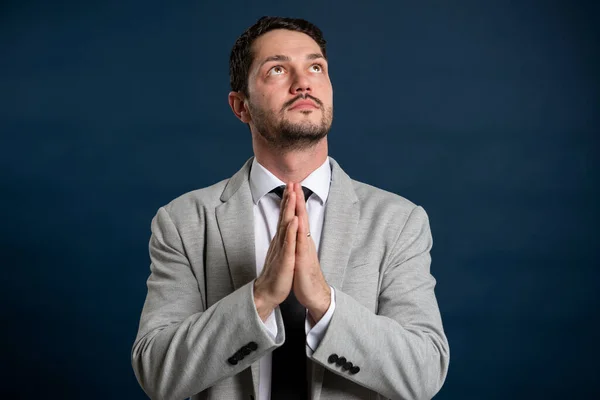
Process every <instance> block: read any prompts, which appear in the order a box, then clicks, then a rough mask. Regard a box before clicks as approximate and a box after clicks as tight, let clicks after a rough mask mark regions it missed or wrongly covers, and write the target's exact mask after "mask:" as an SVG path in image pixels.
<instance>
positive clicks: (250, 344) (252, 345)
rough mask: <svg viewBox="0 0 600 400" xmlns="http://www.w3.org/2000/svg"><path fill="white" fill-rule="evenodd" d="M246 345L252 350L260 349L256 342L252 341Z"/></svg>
mask: <svg viewBox="0 0 600 400" xmlns="http://www.w3.org/2000/svg"><path fill="white" fill-rule="evenodd" d="M246 346H247V347H248V348H249V349H250V350H252V351H254V350H256V349H258V345H257V344H256V342H250V343H248V344H247V345H246Z"/></svg>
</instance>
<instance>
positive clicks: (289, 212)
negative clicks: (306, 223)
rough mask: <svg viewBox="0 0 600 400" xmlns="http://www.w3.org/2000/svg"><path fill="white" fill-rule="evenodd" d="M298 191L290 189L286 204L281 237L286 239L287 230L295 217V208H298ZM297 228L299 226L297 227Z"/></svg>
mask: <svg viewBox="0 0 600 400" xmlns="http://www.w3.org/2000/svg"><path fill="white" fill-rule="evenodd" d="M297 197H298V196H296V193H294V191H293V190H290V194H289V199H288V201H287V203H286V205H285V210H284V212H283V219H282V221H281V227H280V229H281V239H282V240H283V239H285V230H286V228H288V225H289V223H290V222H291V221H292V220H293V219H294V216H295V215H294V214H295V209H296V201H297ZM296 229H297V227H296Z"/></svg>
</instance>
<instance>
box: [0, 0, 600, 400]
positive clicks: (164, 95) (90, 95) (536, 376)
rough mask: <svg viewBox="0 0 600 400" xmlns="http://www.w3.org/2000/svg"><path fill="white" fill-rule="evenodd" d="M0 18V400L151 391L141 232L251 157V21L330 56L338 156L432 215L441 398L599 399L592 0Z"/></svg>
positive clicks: (71, 4) (162, 5)
mask: <svg viewBox="0 0 600 400" xmlns="http://www.w3.org/2000/svg"><path fill="white" fill-rule="evenodd" d="M48 3H52V4H48ZM365 3H366V2H365ZM0 7H1V8H0V12H1V14H0V96H1V103H0V132H1V139H0V166H1V169H0V178H1V182H2V186H1V187H2V193H1V196H0V205H1V209H2V223H1V224H0V246H1V250H2V252H1V254H2V262H1V264H2V289H1V290H0V293H1V294H0V301H1V304H2V307H0V309H1V310H2V311H1V312H2V329H1V332H2V343H3V345H4V346H3V347H4V349H3V352H2V353H3V354H2V363H1V364H2V369H3V371H2V381H3V383H2V385H1V389H0V390H2V394H6V395H8V394H10V395H12V396H14V397H13V398H19V397H23V398H25V397H29V396H38V395H41V394H42V395H44V396H46V395H47V396H48V397H50V398H63V399H67V398H69V399H71V398H73V399H75V398H85V399H87V400H91V399H108V398H115V399H116V398H128V399H142V398H145V395H144V394H143V392H142V390H141V389H140V387H139V386H138V384H137V382H136V380H135V377H134V374H133V371H132V368H131V365H130V351H131V346H132V344H133V340H134V338H135V334H136V332H137V327H138V321H139V316H140V312H141V308H142V305H143V301H144V298H145V294H146V286H145V281H146V279H147V276H148V274H149V257H148V251H147V246H148V239H149V235H150V220H151V218H152V217H153V216H154V214H155V212H156V211H157V209H158V207H160V206H162V205H164V204H166V203H167V202H169V201H170V200H171V199H173V198H174V197H176V196H178V195H180V194H182V193H184V192H186V191H189V190H193V189H196V188H199V187H203V186H207V185H210V184H212V183H214V182H216V181H219V180H221V179H224V178H227V177H229V176H230V175H232V174H233V173H234V172H235V171H236V170H237V169H239V167H240V166H241V165H242V163H243V162H244V161H245V160H246V159H247V158H248V157H250V156H251V154H252V153H251V151H252V150H251V142H250V134H249V132H248V130H247V128H246V127H245V126H243V124H242V123H240V122H239V121H238V120H237V119H235V117H234V116H233V114H232V113H231V111H230V110H229V107H228V105H227V93H228V91H229V77H228V60H229V52H230V50H231V46H232V45H233V42H234V41H235V39H236V37H237V36H238V35H239V34H240V33H241V32H242V31H243V30H244V29H245V28H246V27H248V26H250V25H251V24H252V23H254V22H255V21H256V19H258V18H259V17H260V16H262V15H284V16H295V17H301V18H306V19H308V20H310V21H312V22H314V23H316V24H317V25H318V26H319V27H321V29H322V30H323V32H324V34H325V37H326V39H327V40H328V44H329V48H328V54H329V62H330V73H331V78H332V81H333V85H334V99H335V117H334V124H333V129H332V131H331V134H330V150H331V152H330V154H331V155H332V156H333V157H334V158H336V160H337V161H338V162H339V163H340V164H341V165H342V167H343V168H344V169H345V170H346V171H347V172H348V173H349V174H350V175H351V176H352V177H353V178H355V179H358V180H362V181H365V182H368V183H370V184H373V185H376V186H379V187H382V188H384V189H387V190H390V191H393V192H396V193H398V194H401V195H403V196H404V197H407V198H408V199H410V200H412V201H413V202H415V203H417V204H420V205H422V206H423V207H424V208H425V210H426V211H427V212H428V213H429V216H430V219H431V227H432V231H433V237H434V248H433V251H432V256H433V263H432V273H433V275H434V276H435V277H436V279H437V282H438V286H437V289H436V293H437V297H438V301H439V305H440V309H441V312H442V317H443V322H444V326H445V329H446V333H447V335H448V338H449V342H450V348H451V362H450V369H449V374H448V378H447V380H446V383H445V385H444V387H443V388H442V390H441V391H440V393H439V395H438V396H437V397H436V398H439V399H461V400H467V399H478V400H479V399H517V398H519V399H533V398H536V399H542V398H543V399H558V398H592V397H594V395H595V396H598V395H599V394H600V389H599V388H598V386H597V383H596V382H597V365H598V362H597V360H598V356H599V355H600V354H599V351H598V345H597V340H596V341H595V340H594V338H596V337H597V336H598V333H597V331H598V322H599V321H598V315H597V314H598V312H597V310H598V306H599V305H600V304H599V303H600V302H599V297H600V295H599V294H598V286H599V285H598V282H599V278H600V276H599V272H598V268H597V267H598V261H597V260H598V259H597V251H596V249H597V246H598V234H597V230H596V227H597V225H598V222H599V213H598V207H597V204H598V202H599V193H598V186H597V184H598V172H599V168H598V167H599V165H598V164H599V161H598V140H597V135H598V133H599V132H598V128H599V126H600V125H599V118H598V111H599V93H600V92H599V90H598V89H599V82H598V80H599V75H598V71H599V70H600V68H599V67H600V66H599V62H598V48H599V42H598V29H597V28H596V26H595V25H596V24H597V21H598V16H599V15H600V14H599V11H600V9H599V7H598V6H597V5H595V3H593V2H583V1H579V2H573V1H571V2H569V1H563V2H557V1H524V2H508V1H505V2H500V1H487V2H482V1H455V2H429V1H414V2H385V3H383V2H375V4H371V5H368V6H367V5H360V4H354V3H352V5H350V2H344V1H338V2H331V1H319V2H316V1H303V2H299V3H289V4H286V3H285V2H266V1H265V2H261V3H260V4H259V3H258V2H248V1H241V0H234V1H231V2H223V3H220V4H219V3H217V2H201V1H180V2H171V3H170V4H167V2H155V1H134V0H127V1H116V0H113V1H85V2H75V1H63V2H42V1H10V2H2V5H1V6H0ZM2 397H4V396H2Z"/></svg>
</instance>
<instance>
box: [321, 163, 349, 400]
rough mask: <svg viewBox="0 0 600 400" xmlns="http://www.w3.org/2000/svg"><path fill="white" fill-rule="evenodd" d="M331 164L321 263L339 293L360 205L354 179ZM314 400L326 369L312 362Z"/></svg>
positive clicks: (326, 275) (334, 164)
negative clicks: (353, 182)
mask: <svg viewBox="0 0 600 400" xmlns="http://www.w3.org/2000/svg"><path fill="white" fill-rule="evenodd" d="M329 159H330V161H331V186H330V187H329V196H328V197H327V204H326V205H325V218H324V221H323V231H322V233H321V244H320V246H319V263H320V264H321V270H322V271H323V276H325V280H326V281H327V283H328V284H329V285H330V286H333V287H334V288H335V289H336V290H339V289H340V288H341V287H342V283H343V280H344V274H345V272H346V265H347V264H348V260H349V259H350V253H351V251H352V240H353V238H354V235H355V231H356V226H357V224H358V219H359V214H360V212H359V203H358V198H357V197H356V193H355V192H354V188H353V185H352V180H351V179H350V177H349V176H348V175H347V174H346V173H345V172H344V171H343V170H342V169H341V168H340V166H339V165H338V163H337V162H336V161H335V160H334V159H333V158H331V157H330V158H329ZM312 366H313V368H312V385H311V398H312V399H319V398H320V397H321V387H322V384H323V372H324V370H325V368H324V367H323V366H322V365H320V364H317V363H315V362H313V363H312Z"/></svg>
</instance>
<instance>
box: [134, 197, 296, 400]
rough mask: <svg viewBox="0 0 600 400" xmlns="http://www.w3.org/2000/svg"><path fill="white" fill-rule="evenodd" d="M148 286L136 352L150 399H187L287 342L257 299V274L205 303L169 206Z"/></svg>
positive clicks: (162, 214) (159, 221) (156, 237)
mask: <svg viewBox="0 0 600 400" xmlns="http://www.w3.org/2000/svg"><path fill="white" fill-rule="evenodd" d="M149 249H150V260H151V265H150V277H149V278H148V281H147V286H148V294H147V296H146V301H145V303H144V307H143V310H142V315H141V319H140V325H139V330H138V334H137V337H136V340H135V342H134V345H133V349H132V352H131V362H132V366H133V370H134V372H135V375H136V378H137V380H138V382H139V383H140V385H141V386H142V388H143V389H144V391H145V392H146V394H147V395H148V396H149V397H150V398H152V399H184V398H187V397H190V396H193V395H194V394H197V393H199V392H201V391H203V390H204V389H206V388H208V387H210V386H212V385H214V384H215V383H217V382H218V381H219V380H221V379H224V378H227V377H231V376H233V375H236V374H238V373H239V372H241V371H243V370H244V369H246V368H248V367H249V366H250V365H251V364H252V363H253V362H255V361H256V360H258V359H259V358H261V357H262V356H263V355H264V354H265V353H267V352H269V351H271V350H273V348H274V347H277V346H279V345H281V344H282V343H283V341H284V334H285V333H284V328H283V324H282V319H281V312H280V311H279V310H278V309H276V310H275V313H276V315H275V317H276V321H277V327H278V329H277V331H278V334H277V336H276V337H275V338H274V339H273V337H272V336H271V335H270V334H269V331H268V330H267V328H266V326H265V324H264V323H263V322H262V320H261V319H260V317H259V315H258V312H257V311H256V307H255V304H254V293H253V288H254V280H252V281H250V282H248V283H247V284H246V285H244V286H242V287H240V288H239V289H238V290H236V291H234V292H233V293H231V294H229V295H228V296H226V297H224V298H222V299H221V300H219V301H218V302H217V303H215V304H213V305H211V306H210V307H209V308H206V307H205V300H204V296H203V294H202V293H201V290H203V286H204V284H203V282H204V277H198V276H195V274H194V270H192V268H191V267H190V263H189V261H188V259H187V257H186V255H185V249H184V247H183V243H182V241H181V238H180V236H179V233H178V232H177V229H176V227H175V225H174V224H173V221H172V220H171V218H170V217H169V214H168V212H167V211H166V210H165V208H164V207H163V208H161V209H159V211H158V213H157V214H156V216H155V217H154V219H153V220H152V236H151V238H150V244H149Z"/></svg>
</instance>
